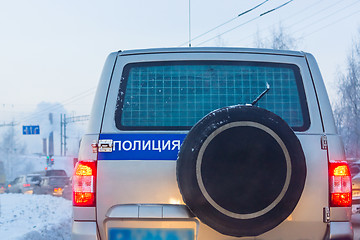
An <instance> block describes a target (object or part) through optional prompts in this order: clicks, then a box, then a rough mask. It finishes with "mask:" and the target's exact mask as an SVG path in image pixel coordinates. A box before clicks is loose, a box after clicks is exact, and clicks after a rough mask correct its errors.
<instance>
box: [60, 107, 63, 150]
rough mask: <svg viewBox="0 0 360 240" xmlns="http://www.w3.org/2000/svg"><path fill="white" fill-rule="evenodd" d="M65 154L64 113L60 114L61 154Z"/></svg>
mask: <svg viewBox="0 0 360 240" xmlns="http://www.w3.org/2000/svg"><path fill="white" fill-rule="evenodd" d="M62 155H63V114H62V113H61V114H60V156H62Z"/></svg>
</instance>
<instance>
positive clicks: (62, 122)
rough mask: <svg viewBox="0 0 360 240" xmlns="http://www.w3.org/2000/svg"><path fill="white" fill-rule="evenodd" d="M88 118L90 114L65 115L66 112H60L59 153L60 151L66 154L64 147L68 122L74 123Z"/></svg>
mask: <svg viewBox="0 0 360 240" xmlns="http://www.w3.org/2000/svg"><path fill="white" fill-rule="evenodd" d="M89 119H90V115H81V116H72V117H66V114H61V117H60V129H61V130H60V138H61V140H60V148H61V151H60V152H61V155H62V153H64V155H62V156H66V148H67V146H66V145H67V143H66V139H67V136H66V127H67V125H68V124H69V123H74V122H84V121H88V120H89Z"/></svg>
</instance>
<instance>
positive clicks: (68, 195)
mask: <svg viewBox="0 0 360 240" xmlns="http://www.w3.org/2000/svg"><path fill="white" fill-rule="evenodd" d="M62 197H63V198H65V199H67V200H71V199H72V178H70V179H69V182H68V184H66V185H65V187H64V189H63V191H62Z"/></svg>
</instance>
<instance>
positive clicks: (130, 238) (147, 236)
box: [105, 219, 198, 240]
mask: <svg viewBox="0 0 360 240" xmlns="http://www.w3.org/2000/svg"><path fill="white" fill-rule="evenodd" d="M105 225H106V229H107V231H106V232H107V239H109V240H194V239H195V236H196V230H197V225H198V223H197V222H196V221H193V220H166V221H164V220H163V219H161V220H154V219H150V220H146V219H144V220H129V219H126V220H121V219H119V220H111V221H108V222H106V223H105Z"/></svg>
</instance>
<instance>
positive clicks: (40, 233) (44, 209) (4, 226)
mask: <svg viewBox="0 0 360 240" xmlns="http://www.w3.org/2000/svg"><path fill="white" fill-rule="evenodd" d="M71 215H72V208H71V201H69V200H66V199H63V198H59V197H53V196H49V195H24V194H0V236H1V239H9V240H15V239H16V240H25V239H26V240H28V239H29V240H35V239H36V240H45V239H54V240H57V239H70V237H71V236H70V232H71Z"/></svg>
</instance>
